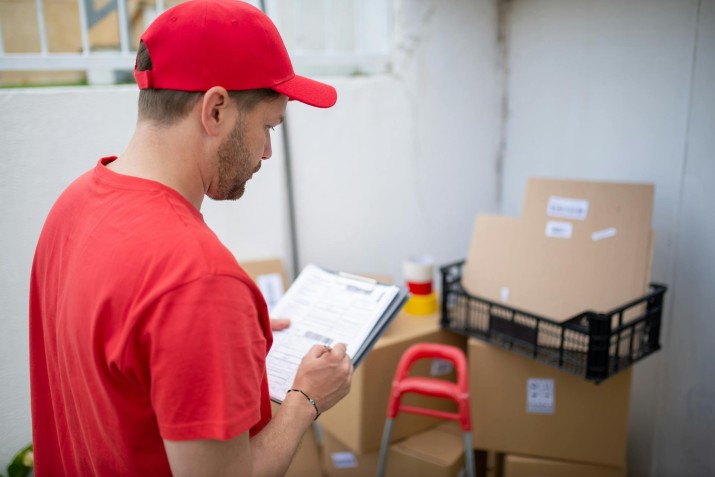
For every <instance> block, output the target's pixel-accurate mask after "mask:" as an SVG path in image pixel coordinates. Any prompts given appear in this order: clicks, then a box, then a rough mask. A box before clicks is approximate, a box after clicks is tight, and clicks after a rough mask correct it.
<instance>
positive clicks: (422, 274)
mask: <svg viewBox="0 0 715 477" xmlns="http://www.w3.org/2000/svg"><path fill="white" fill-rule="evenodd" d="M402 274H403V275H404V276H405V281H406V282H413V283H426V282H430V283H432V278H433V276H434V260H433V259H432V257H430V256H429V255H413V256H411V257H408V258H407V259H406V260H405V261H404V262H403V264H402Z"/></svg>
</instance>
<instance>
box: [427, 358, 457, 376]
mask: <svg viewBox="0 0 715 477" xmlns="http://www.w3.org/2000/svg"><path fill="white" fill-rule="evenodd" d="M453 369H454V365H453V364H452V362H451V361H448V360H446V359H433V360H432V368H431V369H430V376H444V375H445V374H449V373H451V372H452V370H453Z"/></svg>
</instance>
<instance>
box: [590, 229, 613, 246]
mask: <svg viewBox="0 0 715 477" xmlns="http://www.w3.org/2000/svg"><path fill="white" fill-rule="evenodd" d="M615 236H616V228H615V227H610V228H608V229H603V230H598V231H596V232H594V233H592V234H591V240H593V241H594V242H595V241H597V240H603V239H606V238H610V237H615Z"/></svg>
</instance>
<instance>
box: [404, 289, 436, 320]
mask: <svg viewBox="0 0 715 477" xmlns="http://www.w3.org/2000/svg"><path fill="white" fill-rule="evenodd" d="M404 310H405V313H409V314H410V315H431V314H432V313H435V312H436V311H437V294H436V293H434V292H432V293H430V294H429V295H412V296H411V297H410V299H409V300H407V303H405V308H404Z"/></svg>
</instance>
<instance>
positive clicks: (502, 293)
mask: <svg viewBox="0 0 715 477" xmlns="http://www.w3.org/2000/svg"><path fill="white" fill-rule="evenodd" d="M499 298H500V299H501V302H502V303H505V304H506V303H509V287H501V290H499Z"/></svg>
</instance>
